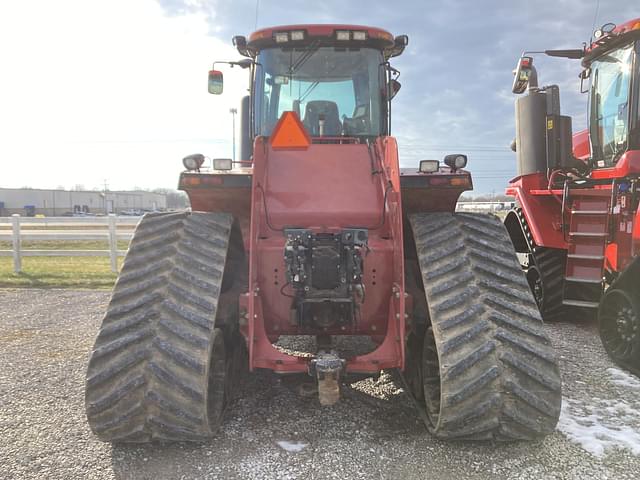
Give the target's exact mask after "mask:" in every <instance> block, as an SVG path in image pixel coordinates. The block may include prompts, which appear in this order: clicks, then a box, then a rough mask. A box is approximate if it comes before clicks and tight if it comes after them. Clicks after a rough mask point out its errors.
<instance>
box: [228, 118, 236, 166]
mask: <svg viewBox="0 0 640 480" xmlns="http://www.w3.org/2000/svg"><path fill="white" fill-rule="evenodd" d="M229 113H230V114H231V117H232V118H233V158H232V159H233V161H234V162H235V161H236V113H238V109H237V108H230V109H229Z"/></svg>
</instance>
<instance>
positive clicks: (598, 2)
mask: <svg viewBox="0 0 640 480" xmlns="http://www.w3.org/2000/svg"><path fill="white" fill-rule="evenodd" d="M598 10H600V0H596V12H595V13H594V15H593V25H592V26H591V35H593V31H594V30H595V29H596V22H597V21H598ZM256 15H257V14H256ZM589 43H591V42H589Z"/></svg>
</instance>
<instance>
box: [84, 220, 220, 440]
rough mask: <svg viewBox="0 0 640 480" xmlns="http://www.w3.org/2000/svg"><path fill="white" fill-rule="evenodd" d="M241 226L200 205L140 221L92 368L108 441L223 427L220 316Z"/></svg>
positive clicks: (95, 409)
mask: <svg viewBox="0 0 640 480" xmlns="http://www.w3.org/2000/svg"><path fill="white" fill-rule="evenodd" d="M231 225H232V217H231V216H230V215H227V214H214V213H195V212H194V213H188V212H177V213H161V214H147V215H145V216H144V217H143V219H142V220H141V221H140V224H139V225H138V227H137V229H136V231H135V234H134V237H133V239H132V241H131V245H130V248H129V251H128V253H127V256H126V258H125V261H124V265H123V267H122V272H121V274H120V276H119V278H118V280H117V283H116V285H115V287H114V291H113V295H112V297H111V300H110V302H109V306H108V310H107V313H106V315H105V317H104V319H103V322H102V326H101V327H100V332H99V334H98V337H97V340H96V343H95V347H94V350H93V352H92V355H91V359H90V361H89V368H88V371H87V380H86V397H85V400H86V410H87V417H88V420H89V425H90V426H91V429H92V430H93V432H94V433H95V434H96V435H97V436H98V437H99V438H100V439H101V440H104V441H116V442H147V441H152V440H171V441H181V440H190V441H197V440H202V439H205V438H207V437H209V436H211V435H212V433H213V432H214V431H215V429H216V427H217V425H218V423H219V419H220V418H219V416H220V412H221V411H222V403H223V401H224V398H223V397H224V371H225V366H224V357H225V351H224V349H225V344H224V338H223V335H222V331H221V330H220V329H218V328H214V322H215V318H216V309H217V305H218V297H219V293H220V288H221V283H222V276H223V272H224V266H225V259H226V255H227V248H228V242H229V236H230V231H231ZM221 362H222V363H221Z"/></svg>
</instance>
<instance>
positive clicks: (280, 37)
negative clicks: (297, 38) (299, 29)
mask: <svg viewBox="0 0 640 480" xmlns="http://www.w3.org/2000/svg"><path fill="white" fill-rule="evenodd" d="M273 38H274V40H275V41H276V43H286V42H288V41H289V33H288V32H276V33H275V34H274V35H273Z"/></svg>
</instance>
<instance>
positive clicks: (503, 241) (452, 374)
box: [410, 213, 561, 440]
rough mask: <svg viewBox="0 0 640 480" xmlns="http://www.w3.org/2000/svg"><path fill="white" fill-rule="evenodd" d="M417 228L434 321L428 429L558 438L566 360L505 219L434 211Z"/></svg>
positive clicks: (426, 349) (428, 360) (427, 366)
mask: <svg viewBox="0 0 640 480" xmlns="http://www.w3.org/2000/svg"><path fill="white" fill-rule="evenodd" d="M410 222H411V228H412V230H413V236H414V239H415V243H416V252H417V255H418V260H419V265H420V269H421V272H422V280H423V284H424V291H425V295H426V301H427V305H428V309H429V316H430V319H431V325H430V327H429V328H428V329H427V331H426V334H425V335H424V339H423V342H424V343H423V350H422V363H421V374H422V378H423V385H424V398H425V407H426V411H427V415H428V418H429V422H428V423H429V424H428V427H429V430H430V431H431V432H432V433H433V434H434V435H436V436H438V437H440V438H448V439H465V440H477V439H495V440H513V439H521V440H531V439H535V438H539V437H542V436H544V435H547V434H549V433H551V432H552V431H553V430H554V428H555V426H556V424H557V421H558V417H559V415H560V405H561V382H560V374H559V369H558V363H557V360H556V356H555V353H554V351H553V348H552V346H551V343H550V341H549V339H548V338H547V336H546V335H545V333H544V331H543V323H542V320H541V318H540V313H539V311H538V309H537V308H536V304H535V301H534V299H533V296H532V294H531V292H530V290H529V288H528V284H527V281H526V279H525V277H524V275H523V273H522V270H521V268H520V265H519V263H518V260H517V259H516V256H515V254H514V253H513V247H512V244H511V241H510V239H509V236H508V234H507V232H506V230H505V228H504V226H503V225H502V223H501V222H500V220H499V219H498V218H496V217H494V216H493V215H476V214H449V213H434V214H415V215H412V216H410Z"/></svg>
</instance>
